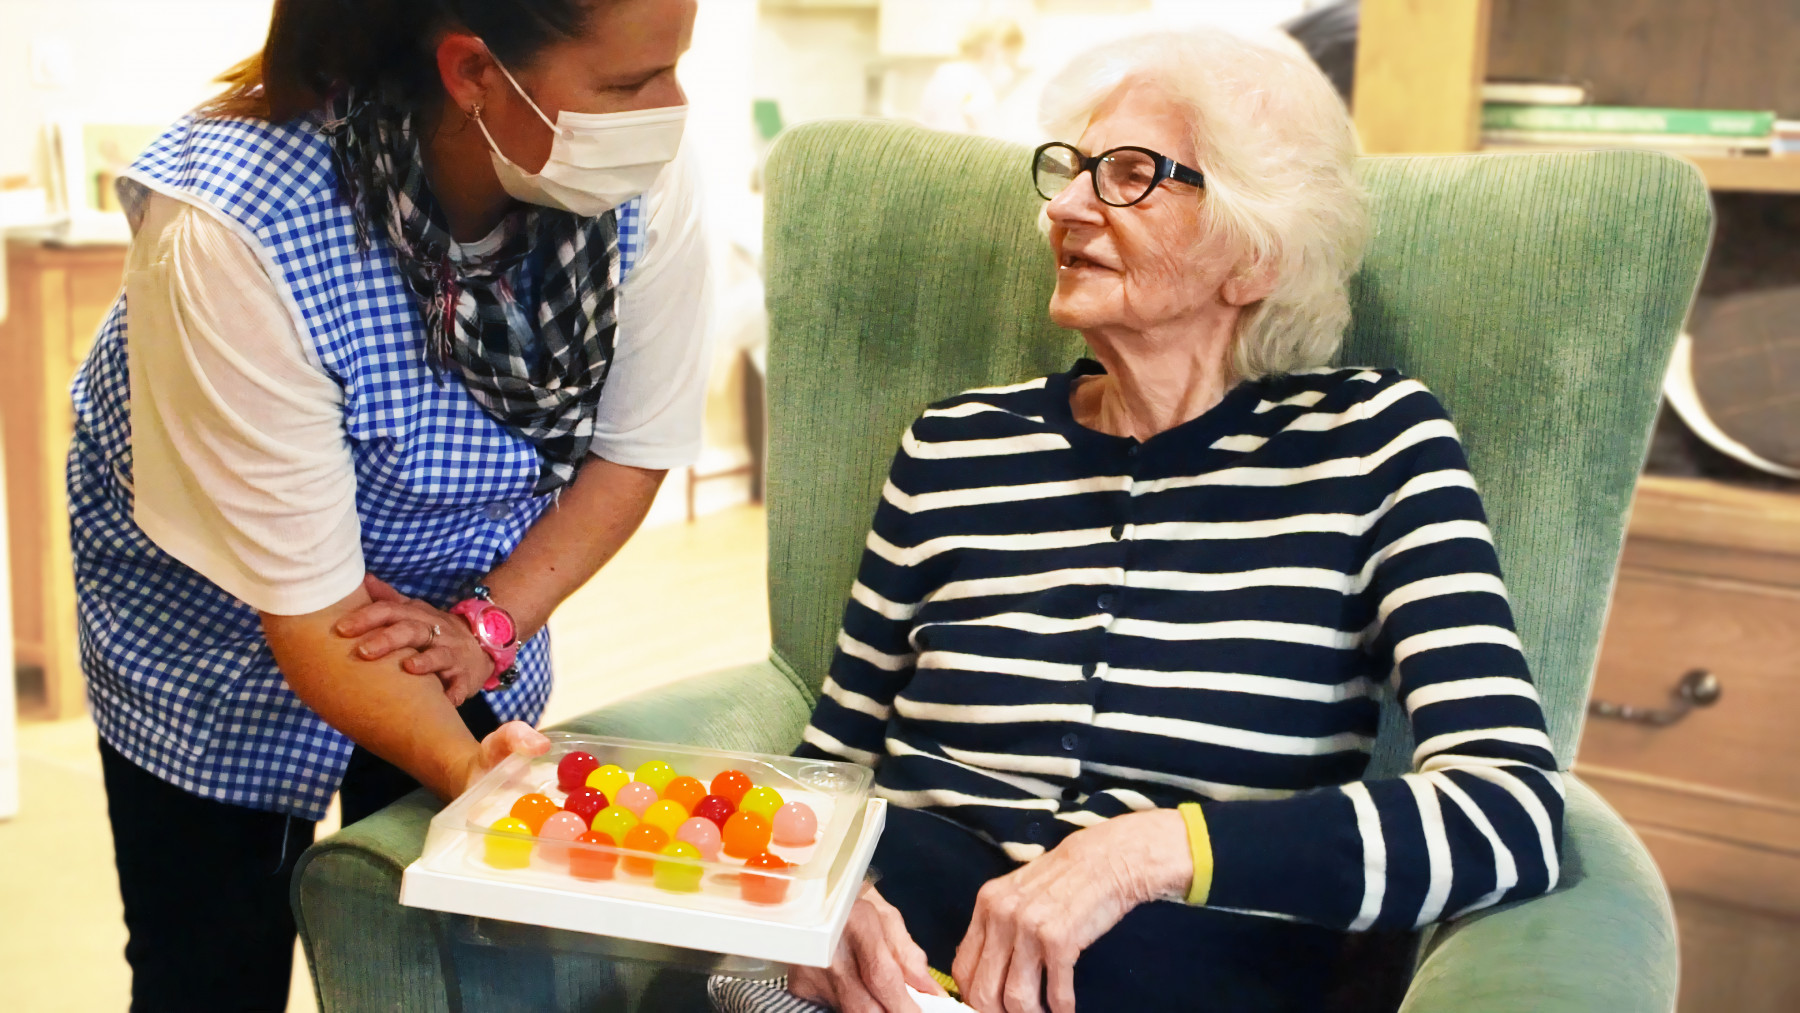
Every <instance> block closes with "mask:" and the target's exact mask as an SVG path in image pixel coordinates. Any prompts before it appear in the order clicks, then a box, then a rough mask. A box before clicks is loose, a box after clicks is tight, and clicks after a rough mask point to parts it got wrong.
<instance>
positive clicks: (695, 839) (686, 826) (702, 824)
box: [675, 816, 720, 862]
mask: <svg viewBox="0 0 1800 1013" xmlns="http://www.w3.org/2000/svg"><path fill="white" fill-rule="evenodd" d="M675 839H676V840H678V841H686V842H688V843H689V844H692V845H693V846H694V847H696V848H699V849H700V857H701V858H704V859H706V860H707V861H709V862H716V861H718V860H719V844H720V841H719V825H718V824H717V823H714V822H713V821H712V820H709V819H706V818H705V817H702V816H695V817H693V818H692V819H690V820H688V821H687V822H686V823H683V824H682V825H681V826H678V827H676V828H675Z"/></svg>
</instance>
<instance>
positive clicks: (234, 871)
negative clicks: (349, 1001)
mask: <svg viewBox="0 0 1800 1013" xmlns="http://www.w3.org/2000/svg"><path fill="white" fill-rule="evenodd" d="M461 713H462V718H463V722H464V723H465V724H467V725H468V726H469V730H470V731H472V732H474V733H475V735H476V736H477V737H478V738H479V737H482V736H485V735H486V734H487V733H488V732H491V731H493V730H494V728H496V727H498V726H499V722H498V721H497V720H496V719H495V717H494V712H493V710H492V709H490V708H489V707H488V705H487V702H486V701H485V700H484V699H482V697H481V696H480V695H479V694H477V695H476V696H475V698H474V699H472V700H470V701H469V702H468V703H466V704H464V705H463V707H462V710H461ZM100 765H101V770H102V772H103V774H104V777H105V781H106V809H107V816H108V817H109V818H110V819H111V821H112V832H113V851H114V855H115V861H116V863H117V865H118V870H119V894H120V896H121V898H122V899H123V900H124V902H125V928H126V931H127V933H128V934H129V937H128V939H127V941H126V943H125V960H126V962H127V963H129V964H130V965H131V1009H132V1013H163V1011H165V1010H169V1011H176V1010H179V1011H183V1013H195V1011H205V1013H212V1011H232V1010H246V1011H251V1010H253V1011H264V1010H267V1011H274V1013H280V1011H282V1010H285V1009H286V1008H287V1000H288V988H289V980H290V978H291V976H292V974H293V955H294V915H293V911H292V909H291V908H290V907H289V906H288V882H289V880H290V879H291V878H292V877H293V874H294V864H295V862H296V861H297V860H298V859H299V857H300V853H301V852H302V851H305V850H306V847H307V845H309V844H311V843H312V840H313V823H312V821H311V820H304V819H299V818H297V817H292V816H283V815H281V814H279V813H272V812H265V811H262V810H258V809H246V808H244V807H243V806H236V805H230V804H228V803H225V802H218V801H214V800H212V799H206V798H201V797H200V796H198V795H191V794H189V793H187V792H185V791H183V790H181V789H180V788H177V787H175V786H174V785H172V784H169V783H168V782H167V781H164V780H162V779H161V778H159V777H157V776H155V775H154V774H151V773H149V772H147V771H145V770H143V769H142V768H140V767H138V766H137V765H136V764H134V763H132V762H131V761H130V760H127V759H126V758H125V757H123V756H121V755H119V753H118V752H117V751H115V750H114V749H113V748H112V747H111V746H109V745H107V744H106V743H105V742H104V741H102V742H101V743H100ZM417 787H418V782H416V781H414V780H413V779H412V778H411V777H409V776H407V774H406V773H405V772H404V771H401V770H400V769H399V768H397V767H395V766H393V765H392V764H390V763H387V762H385V761H383V760H381V759H379V758H377V757H376V756H375V755H374V754H372V753H369V752H368V751H366V750H363V749H360V748H359V749H357V750H356V751H355V753H353V754H352V756H351V758H350V767H349V770H348V771H346V773H345V775H344V784H343V787H342V788H341V789H340V795H339V803H340V805H341V806H342V808H343V813H344V824H345V825H346V826H348V825H349V824H351V823H354V822H356V821H357V820H360V819H362V818H363V817H364V816H367V815H369V814H371V813H373V812H375V811H376V810H378V809H381V808H382V807H384V806H386V805H387V804H388V803H390V802H393V801H394V800H395V799H398V798H400V797H401V796H402V795H405V794H406V793H407V792H409V791H411V790H413V789H414V788H417Z"/></svg>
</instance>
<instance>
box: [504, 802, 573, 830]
mask: <svg viewBox="0 0 1800 1013" xmlns="http://www.w3.org/2000/svg"><path fill="white" fill-rule="evenodd" d="M561 810H562V806H559V805H557V804H556V803H555V802H552V801H550V797H549V796H548V795H540V794H538V793H537V792H532V793H531V794H529V795H520V796H519V800H518V801H517V802H514V803H513V807H512V817H513V818H514V819H516V820H522V821H523V822H524V824H525V828H526V829H527V830H530V831H531V836H533V837H536V836H537V835H538V832H539V831H541V830H543V829H544V821H545V820H547V819H549V818H550V817H552V816H554V815H556V814H557V813H558V812H560V811H561Z"/></svg>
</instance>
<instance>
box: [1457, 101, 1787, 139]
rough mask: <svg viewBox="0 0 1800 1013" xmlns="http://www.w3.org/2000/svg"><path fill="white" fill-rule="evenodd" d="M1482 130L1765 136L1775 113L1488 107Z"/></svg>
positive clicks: (1614, 107)
mask: <svg viewBox="0 0 1800 1013" xmlns="http://www.w3.org/2000/svg"><path fill="white" fill-rule="evenodd" d="M1481 127H1482V129H1483V130H1572V131H1579V132H1582V133H1605V134H1689V135H1704V136H1708V137H1767V136H1769V134H1770V133H1772V132H1773V131H1774V129H1775V114H1774V113H1772V112H1741V111H1735V110H1727V109H1640V108H1635V107H1631V106H1525V105H1503V104H1499V103H1490V104H1488V105H1485V106H1483V107H1482V109H1481Z"/></svg>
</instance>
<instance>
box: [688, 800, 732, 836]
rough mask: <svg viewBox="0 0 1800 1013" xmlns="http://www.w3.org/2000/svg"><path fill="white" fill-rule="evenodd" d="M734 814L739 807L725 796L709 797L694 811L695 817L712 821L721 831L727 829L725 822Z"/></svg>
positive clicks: (701, 801)
mask: <svg viewBox="0 0 1800 1013" xmlns="http://www.w3.org/2000/svg"><path fill="white" fill-rule="evenodd" d="M734 812H737V805H736V804H735V803H733V802H732V801H731V800H730V799H728V798H726V797H725V796H723V795H708V796H706V797H705V798H703V799H701V800H700V804H699V805H697V806H695V807H694V809H693V813H694V815H695V816H700V817H703V818H705V819H709V820H712V821H713V825H714V826H717V827H718V828H719V829H721V830H723V829H725V821H726V820H728V819H730V818H731V814H732V813H734Z"/></svg>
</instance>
